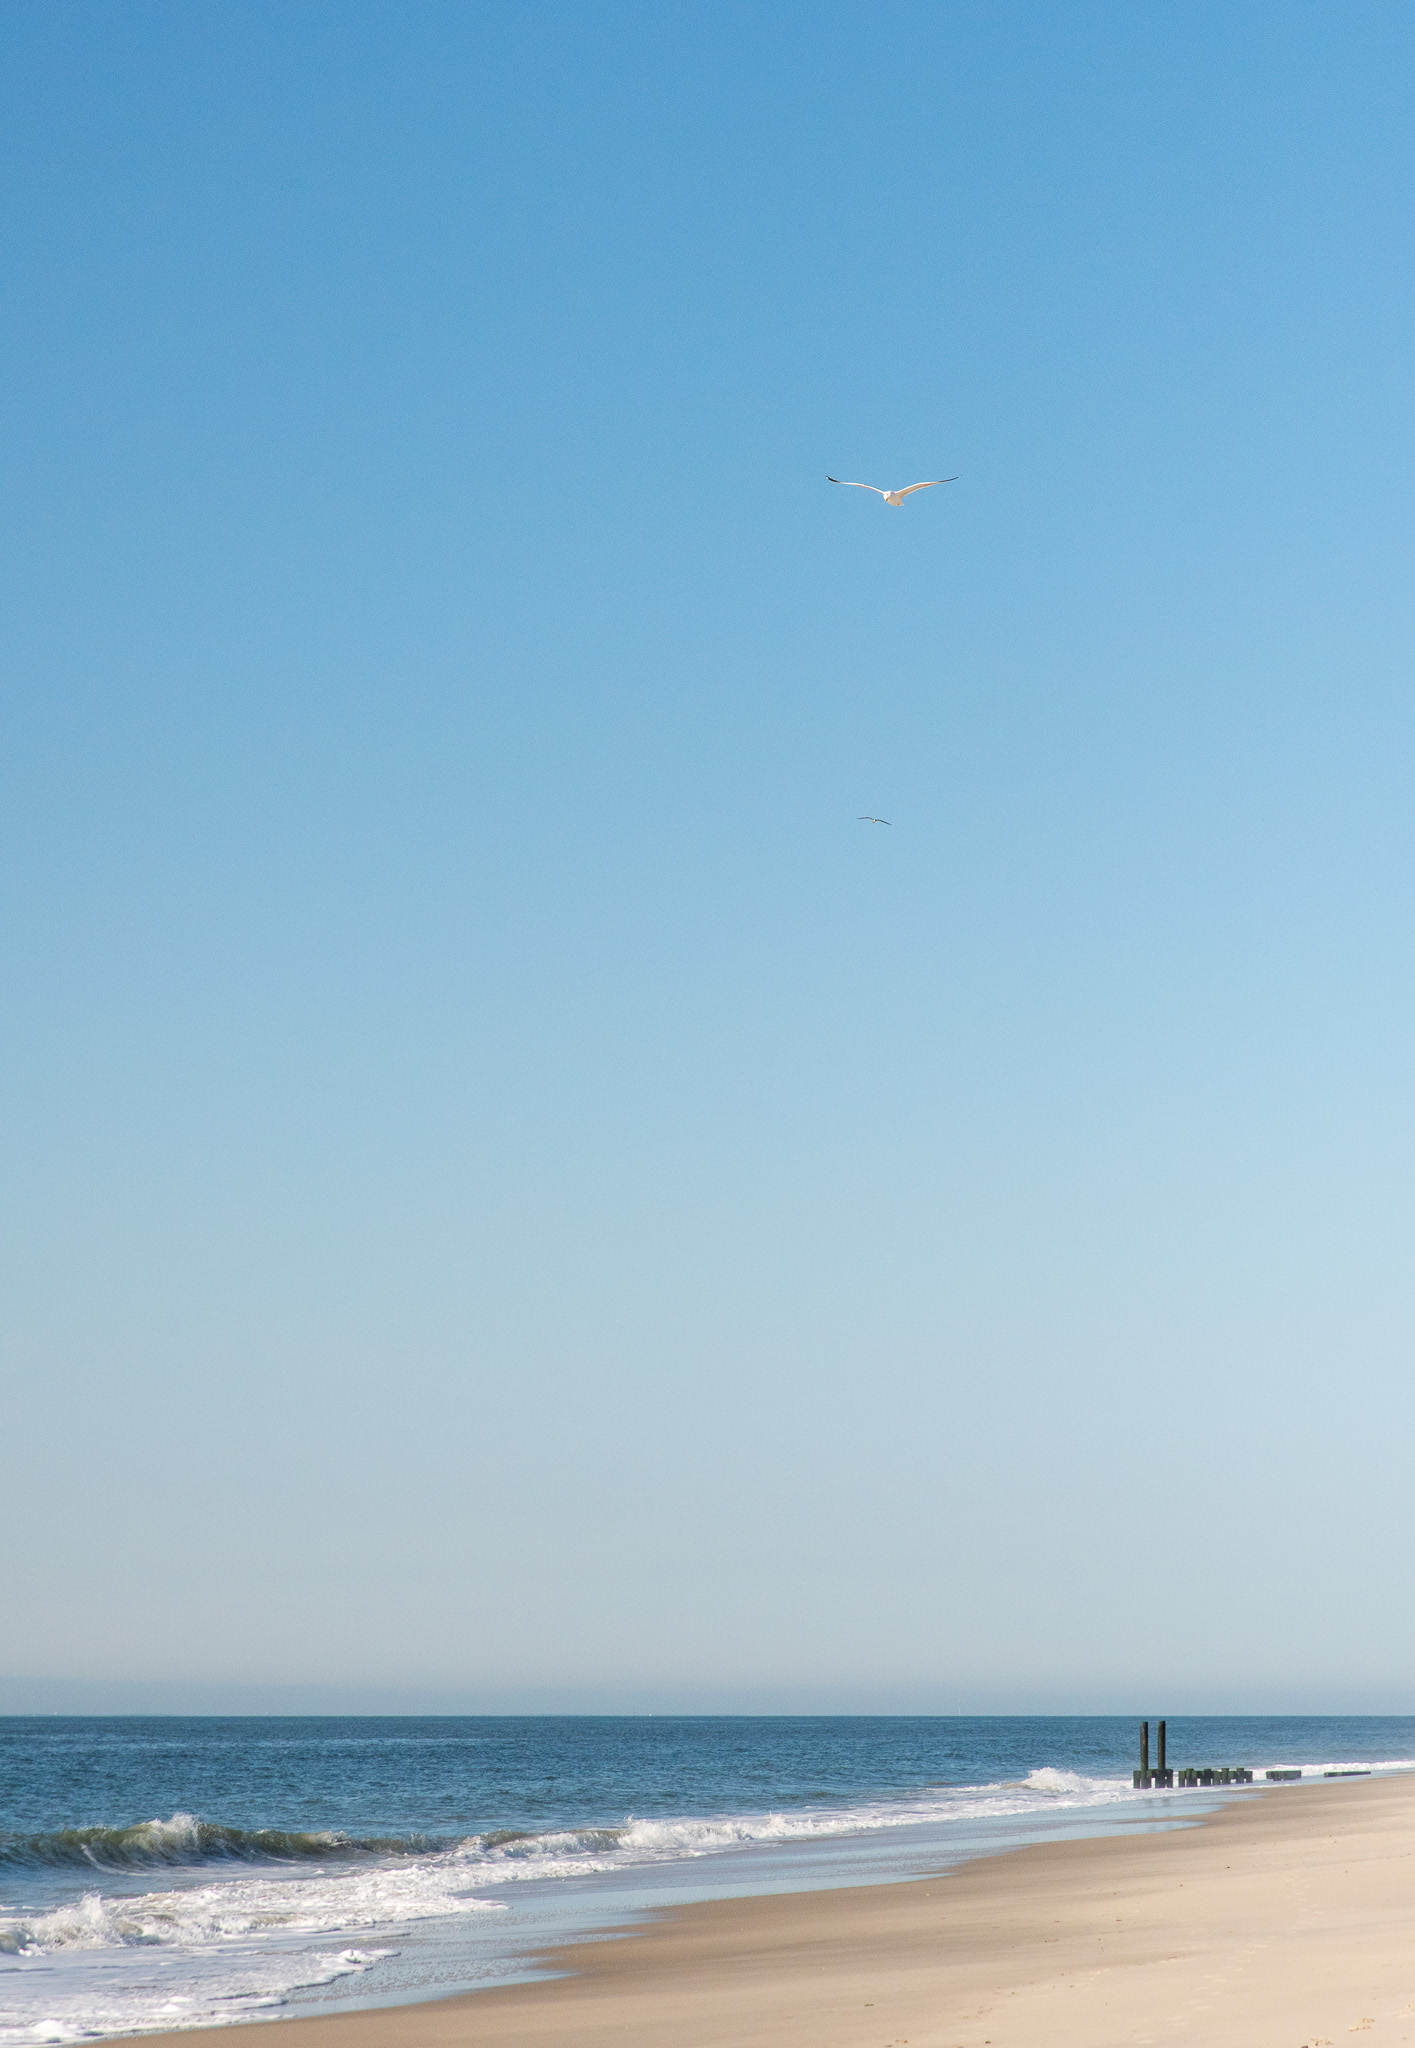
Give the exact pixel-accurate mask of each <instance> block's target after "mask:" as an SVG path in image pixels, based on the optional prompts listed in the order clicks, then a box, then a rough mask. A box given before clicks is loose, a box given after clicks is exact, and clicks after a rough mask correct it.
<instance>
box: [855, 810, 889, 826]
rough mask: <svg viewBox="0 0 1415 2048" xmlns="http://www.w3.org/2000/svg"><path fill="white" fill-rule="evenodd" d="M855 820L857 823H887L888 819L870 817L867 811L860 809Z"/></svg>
mask: <svg viewBox="0 0 1415 2048" xmlns="http://www.w3.org/2000/svg"><path fill="white" fill-rule="evenodd" d="M855 822H856V823H857V824H859V825H887V824H888V823H889V822H890V821H889V819H888V818H872V817H871V816H870V814H869V812H868V811H861V813H860V815H859V817H858V818H857V819H856V821H855Z"/></svg>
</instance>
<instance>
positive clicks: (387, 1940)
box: [0, 1716, 1415, 2048]
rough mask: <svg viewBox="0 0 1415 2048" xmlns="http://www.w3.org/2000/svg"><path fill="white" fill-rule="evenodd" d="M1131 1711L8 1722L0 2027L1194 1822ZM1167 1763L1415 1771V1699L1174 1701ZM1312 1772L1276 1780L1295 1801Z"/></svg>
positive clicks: (150, 2007) (225, 2011)
mask: <svg viewBox="0 0 1415 2048" xmlns="http://www.w3.org/2000/svg"><path fill="white" fill-rule="evenodd" d="M1138 1732H1139V1731H1138V1723H1137V1721H1136V1720H1135V1719H1133V1718H1131V1717H1128V1716H1127V1717H1125V1718H1106V1717H1096V1718H1079V1717H1078V1718H1070V1717H1067V1718H1057V1719H1044V1718H1015V1719H1014V1718H1008V1717H1001V1716H996V1717H994V1716H988V1717H983V1718H976V1719H969V1718H954V1717H949V1718H930V1717H918V1718H914V1717H905V1716H880V1717H867V1716H861V1717H848V1718H832V1717H819V1718H817V1717H809V1716H803V1717H794V1716H780V1717H775V1716H772V1717H760V1718H757V1717H709V1716H703V1717H697V1716H683V1717H678V1716H658V1717H655V1716H648V1717H641V1718H630V1717H603V1718H600V1717H594V1716H567V1717H546V1718H538V1717H520V1716H516V1717H505V1718H492V1717H485V1718H479V1717H468V1718H459V1717H436V1718H428V1719H413V1718H407V1719H403V1718H390V1719H381V1718H374V1717H367V1718H365V1717H351V1718H310V1719H302V1718H293V1717H292V1718H284V1717H281V1718H271V1719H260V1718H241V1719H221V1718H216V1717H211V1718H206V1717H203V1718H193V1719H185V1718H177V1717H170V1718H169V1717H152V1718H143V1717H122V1718H112V1719H66V1718H63V1717H59V1716H44V1717H34V1718H15V1719H8V1720H6V1719H0V2044H4V2048H10V2044H15V2043H36V2042H69V2041H80V2040H90V2039H99V2038H104V2037H107V2036H112V2035H117V2034H125V2033H141V2032H150V2031H153V2030H155V2029H165V2028H177V2027H181V2028H186V2027H198V2026H211V2025H216V2024H220V2023H223V2022H231V2021H246V2020H259V2019H263V2018H273V2017H276V2016H290V2015H295V2014H299V2013H303V2012H320V2011H329V2010H331V2009H333V2008H335V2007H340V2006H343V2007H349V2006H367V2005H379V2004H392V2003H402V2002H405V2001H407V2000H411V1999H418V1998H428V1997H438V1996H444V1995H446V1994H448V1993H451V1992H455V1991H462V1990H469V1989H474V1988H476V1987H478V1986H482V1985H486V1984H490V1983H499V1982H506V1981H508V1980H512V1979H515V1978H518V1977H525V1976H528V1975H531V1974H534V1972H535V1970H536V1967H537V1965H536V1963H535V1960H534V1956H535V1952H536V1951H537V1950H540V1949H543V1948H544V1947H545V1946H546V1945H547V1944H548V1943H551V1942H558V1941H565V1940H573V1939H577V1938H583V1937H584V1936H586V1935H589V1934H592V1933H593V1932H595V1931H596V1930H599V1929H603V1928H607V1927H624V1926H632V1925H633V1922H634V1919H635V1916H637V1915H641V1914H643V1913H644V1912H646V1911H648V1910H650V1909H651V1908H653V1907H655V1906H665V1905H671V1904H676V1903H682V1902H686V1901H689V1900H693V1899H703V1898H712V1897H723V1896H729V1895H734V1894H735V1895H748V1894H752V1893H765V1892H770V1891H792V1890H808V1889H816V1888H823V1887H829V1886H835V1885H844V1884H860V1883H872V1882H884V1881H887V1880H889V1879H893V1878H902V1877H911V1876H918V1875H923V1874H924V1873H926V1872H929V1871H934V1870H940V1869H946V1868H948V1867H950V1866H951V1865H955V1864H957V1863H958V1862H960V1861H962V1860H964V1859H966V1858H968V1857H970V1856H977V1855H982V1854H987V1853H991V1852H993V1851H995V1850H998V1849H1001V1848H1006V1847H1009V1846H1015V1845H1018V1844H1020V1843H1023V1842H1027V1841H1039V1840H1056V1839H1058V1838H1060V1837H1063V1836H1066V1835H1078V1834H1099V1833H1104V1832H1106V1831H1108V1830H1110V1829H1113V1828H1115V1827H1116V1826H1118V1825H1121V1824H1124V1825H1127V1826H1133V1825H1135V1824H1136V1823H1139V1824H1140V1825H1143V1826H1150V1827H1155V1828H1163V1827H1174V1826H1182V1825H1183V1824H1184V1822H1185V1820H1186V1818H1192V1817H1194V1816H1196V1815H1197V1814H1198V1813H1200V1812H1201V1811H1207V1810H1211V1808H1212V1806H1213V1804H1214V1803H1215V1801H1216V1800H1217V1799H1219V1798H1222V1797H1224V1796H1237V1797H1251V1796H1252V1795H1251V1794H1246V1793H1239V1794H1236V1795H1222V1794H1216V1793H1214V1792H1194V1791H1174V1792H1167V1793H1155V1792H1150V1793H1148V1794H1146V1793H1140V1792H1136V1791H1135V1790H1134V1789H1133V1788H1132V1786H1131V1782H1130V1773H1131V1770H1132V1768H1133V1766H1134V1764H1135V1763H1136V1762H1137V1761H1138ZM1169 1760H1170V1762H1171V1763H1173V1764H1178V1765H1183V1764H1190V1763H1193V1764H1200V1765H1202V1764H1213V1765H1216V1766H1222V1765H1225V1764H1246V1765H1248V1766H1249V1767H1250V1768H1252V1769H1254V1770H1256V1771H1257V1772H1258V1773H1259V1774H1260V1776H1261V1774H1262V1772H1264V1771H1265V1770H1267V1769H1269V1768H1275V1767H1280V1766H1285V1767H1289V1768H1291V1767H1296V1768H1300V1769H1301V1770H1302V1771H1303V1772H1304V1779H1303V1784H1304V1785H1305V1784H1306V1783H1308V1782H1310V1781H1311V1780H1312V1779H1313V1778H1317V1779H1319V1778H1320V1777H1321V1774H1322V1773H1323V1772H1324V1771H1328V1770H1337V1769H1348V1770H1350V1769H1364V1768H1369V1769H1375V1770H1398V1769H1410V1768H1415V1718H1398V1719H1382V1718H1374V1717H1355V1718H1333V1719H1315V1718H1290V1719H1216V1718H1215V1719H1202V1720H1200V1719H1177V1718H1176V1719H1171V1720H1170V1722H1169ZM1301 1790H1302V1787H1301V1786H1297V1787H1293V1788H1291V1789H1290V1790H1284V1791H1283V1792H1281V1793H1280V1794H1277V1795H1275V1796H1280V1797H1291V1796H1299V1797H1300V1796H1301Z"/></svg>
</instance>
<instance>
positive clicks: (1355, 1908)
mask: <svg viewBox="0 0 1415 2048" xmlns="http://www.w3.org/2000/svg"><path fill="white" fill-rule="evenodd" d="M536 1961H537V1962H538V1964H539V1966H540V1967H542V1968H547V1969H553V1970H557V1971H561V1972H564V1973H565V1974H562V1975H557V1976H554V1977H549V1978H547V1977H541V1978H538V1979H534V1980H532V1981H529V1982H521V1983H516V1984H509V1985H496V1986H488V1987H487V1988H486V1989H485V1990H480V1991H471V1992H461V1993H458V1994H456V1995H455V1996H452V1997H447V1998H440V1999H428V2000H421V2001H418V2002H416V2003H412V2004H407V2005H395V2006H387V2005H385V2006H370V2007H364V2008H360V2009H357V2010H353V2011H348V2010H345V2011H340V2012H334V2013H323V2014H309V2015H304V2016H301V2017H299V2018H284V2019H271V2020H262V2021H252V2022H249V2023H248V2024H252V2025H256V2026H258V2027H259V2028H260V2031H261V2038H262V2042H263V2043H268V2048H501V2044H506V2048H512V2044H514V2048H611V2044H612V2048H624V2044H626V2043H628V2044H630V2048H639V2044H640V2043H642V2044H643V2048H662V2044H673V2048H766V2044H768V2043H771V2044H773V2048H1068V2044H1072V2043H1074V2044H1075V2048H1109V2044H1111V2043H1115V2044H1120V2043H1125V2044H1136V2048H1145V2044H1147V2043H1151V2042H1154V2043H1162V2042H1166V2041H1171V2040H1173V2041H1184V2042H1190V2041H1193V2042H1199V2043H1205V2044H1207V2043H1213V2044H1215V2048H1220V2044H1221V2048H1240V2044H1241V2048H1264V2044H1267V2043H1269V2042H1270V2043H1272V2044H1273V2048H1347V2044H1346V2042H1345V2040H1344V2036H1345V2035H1346V2034H1348V2033H1366V2032H1369V2033H1371V2034H1373V2035H1375V2036H1377V2037H1378V2039H1379V2041H1380V2042H1381V2043H1385V2042H1390V2043H1392V2044H1394V2043H1396V2042H1411V2041H1415V1774H1411V1775H1408V1776H1406V1775H1402V1776H1399V1777H1390V1778H1370V1779H1359V1780H1358V1779H1353V1780H1349V1781H1345V1782H1332V1783H1327V1784H1314V1785H1304V1786H1301V1787H1297V1786H1293V1787H1290V1788H1289V1787H1273V1788H1272V1789H1271V1790H1268V1789H1266V1788H1264V1789H1262V1790H1259V1789H1258V1788H1254V1790H1253V1792H1251V1793H1248V1794H1246V1795H1242V1796H1241V1797H1240V1799H1236V1800H1233V1801H1231V1802H1230V1803H1228V1804H1226V1805H1224V1806H1223V1807H1221V1808H1220V1809H1219V1810H1218V1811H1217V1812H1211V1813H1209V1814H1207V1815H1198V1816H1196V1817H1195V1820H1194V1822H1193V1824H1192V1825H1191V1826H1188V1827H1182V1828H1179V1829H1165V1830H1163V1831H1160V1832H1158V1833H1134V1834H1130V1833H1124V1834H1118V1835H1117V1834H1108V1835H1103V1836H1095V1837H1090V1838H1087V1839H1083V1840H1073V1841H1066V1842H1056V1843H1042V1844H1033V1845H1030V1846H1026V1847H1021V1848H1017V1849H1011V1850H1006V1851H1004V1852H1002V1853H1000V1854H997V1855H993V1856H988V1857H981V1858H977V1859H975V1860H971V1861H969V1862H966V1863H963V1864H959V1865H957V1866H955V1867H954V1868H952V1869H950V1870H948V1871H947V1872H944V1873H941V1874H939V1875H937V1876H932V1877H921V1878H913V1879H908V1880H905V1881H903V1882H895V1883H889V1884H876V1885H867V1886H861V1887H852V1888H849V1889H839V1890H833V1891H820V1892H783V1893H774V1894H768V1895H766V1896H758V1897H747V1898H730V1899H718V1900H709V1901H703V1902H698V1903H694V1904H690V1905H685V1906H674V1907H665V1908H661V1909H654V1910H653V1911H652V1912H651V1913H650V1914H649V1915H648V1916H647V1917H646V1918H645V1919H641V1920H639V1921H637V1922H636V1924H635V1925H634V1926H633V1928H632V1929H627V1930H625V1932H623V1933H617V1932H614V1931H613V1930H605V1931H603V1932H601V1933H600V1934H598V1935H597V1936H595V1937H594V1938H593V1939H590V1940H587V1941H583V1942H576V1943H574V1944H572V1945H570V1946H568V1947H560V1948H551V1949H547V1950H545V1951H542V1952H540V1953H539V1955H538V1956H537V1958H536ZM217 2031H219V2032H221V2033H226V2032H228V2031H229V2029H227V2028H225V2027H223V2028H220V2029H207V2028H194V2029H189V2030H186V2031H184V2032H179V2033H167V2034H144V2035H139V2036H128V2037H126V2038H130V2039H140V2040H142V2041H144V2042H147V2043H161V2044H163V2048H177V2044H178V2043H179V2042H181V2041H183V2040H190V2038H191V2035H192V2034H193V2033H203V2034H206V2033H211V2032H217Z"/></svg>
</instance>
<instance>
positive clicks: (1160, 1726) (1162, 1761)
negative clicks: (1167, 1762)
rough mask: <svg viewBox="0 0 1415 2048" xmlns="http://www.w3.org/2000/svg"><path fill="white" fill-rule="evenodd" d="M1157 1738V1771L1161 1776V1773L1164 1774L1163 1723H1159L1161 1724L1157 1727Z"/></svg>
mask: <svg viewBox="0 0 1415 2048" xmlns="http://www.w3.org/2000/svg"><path fill="white" fill-rule="evenodd" d="M1159 1738H1160V1753H1159V1770H1160V1772H1161V1774H1163V1772H1164V1722H1163V1721H1161V1722H1160V1725H1159Z"/></svg>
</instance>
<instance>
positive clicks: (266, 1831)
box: [0, 1813, 451, 1871]
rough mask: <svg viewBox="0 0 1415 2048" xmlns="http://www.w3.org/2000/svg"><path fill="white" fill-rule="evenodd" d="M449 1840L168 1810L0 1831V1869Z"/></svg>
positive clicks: (310, 1857) (278, 1858) (384, 1847)
mask: <svg viewBox="0 0 1415 2048" xmlns="http://www.w3.org/2000/svg"><path fill="white" fill-rule="evenodd" d="M449 1847H451V1844H450V1843H448V1842H445V1841H439V1840H437V1838H436V1837H435V1836H432V1835H389V1836H385V1835H367V1836H355V1835H345V1834H340V1833H338V1832H337V1831H333V1832H330V1831H322V1832H317V1833H303V1832H300V1831H298V1830H295V1829H290V1828H234V1827H226V1826H224V1825H223V1824H222V1823H221V1822H219V1821H210V1820H200V1819H198V1817H197V1816H196V1815H195V1814H194V1813H174V1814H172V1815H171V1816H170V1818H169V1819H167V1820H141V1821H135V1822H134V1823H133V1824H132V1825H131V1826H130V1827H124V1828H101V1827H95V1828H59V1829H57V1830H55V1831H54V1832H53V1833H50V1834H39V1835H16V1834H0V1868H4V1867H6V1866H8V1867H10V1868H12V1869H14V1868H18V1869H29V1870H56V1869H59V1870H62V1869H74V1868H82V1867H83V1866H84V1865H88V1866H90V1867H91V1868H93V1869H95V1870H112V1871H119V1870H156V1869H164V1868H166V1869H176V1868H180V1867H184V1866H185V1867H190V1866H191V1865H194V1864H200V1863H227V1862H232V1863H307V1862H329V1861H331V1860H335V1859H338V1858H351V1857H357V1856H426V1855H427V1854H428V1853H429V1852H430V1851H434V1850H437V1849H445V1848H449Z"/></svg>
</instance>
